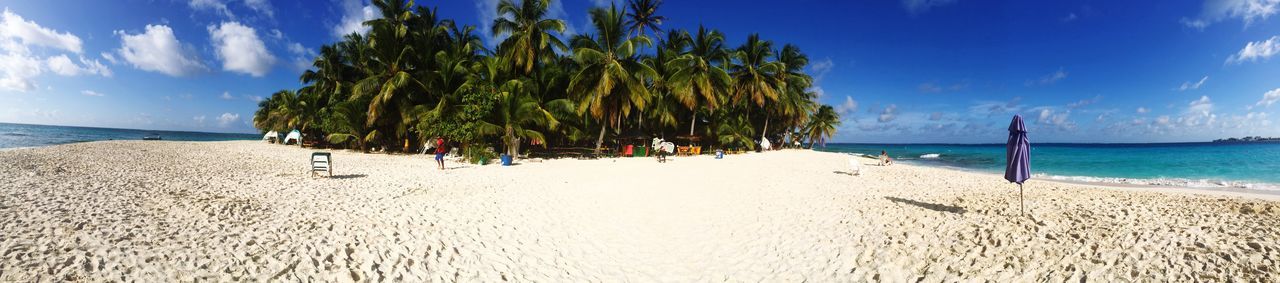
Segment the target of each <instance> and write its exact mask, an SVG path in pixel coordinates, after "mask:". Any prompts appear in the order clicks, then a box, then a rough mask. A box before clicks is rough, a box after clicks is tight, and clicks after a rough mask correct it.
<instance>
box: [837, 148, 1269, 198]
mask: <svg viewBox="0 0 1280 283" xmlns="http://www.w3.org/2000/svg"><path fill="white" fill-rule="evenodd" d="M818 150H822V151H831V152H843V153H854V154H866V155H872V156H875V155H879V154H880V151H881V150H885V151H888V153H889V155H890V156H892V157H893V158H894V159H897V160H899V161H902V162H904V163H912V164H919V165H928V166H943V167H954V168H961V169H969V170H978V171H985V172H993V173H1002V172H1004V159H1005V156H1004V155H1005V146H1004V144H990V145H933V144H919V145H890V144H830V145H828V146H827V147H826V148H818ZM1031 172H1032V174H1033V176H1034V177H1033V178H1050V179H1060V180H1076V181H1091V182H1114V183H1129V184H1147V185H1172V186H1189V187H1234V188H1247V189H1259V190H1280V143H1268V144H1218V143H1165V144H1035V143H1032V145H1031Z"/></svg>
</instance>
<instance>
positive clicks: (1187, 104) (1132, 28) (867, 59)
mask: <svg viewBox="0 0 1280 283" xmlns="http://www.w3.org/2000/svg"><path fill="white" fill-rule="evenodd" d="M496 2H497V1H496V0H477V1H458V0H451V1H443V0H438V1H417V4H420V5H426V6H435V7H438V8H439V14H440V15H441V16H443V17H445V18H451V19H455V20H456V21H458V22H459V23H462V24H472V25H477V26H481V27H483V28H481V30H487V25H486V24H485V23H488V22H489V21H491V20H492V19H493V17H494V13H493V9H492V7H494V6H496ZM837 2H838V3H837ZM608 3H609V1H608V0H563V1H561V0H555V3H554V4H553V9H552V12H551V14H552V16H554V17H558V18H562V19H564V20H566V21H568V23H569V26H570V28H569V31H568V32H570V33H582V32H590V28H589V27H588V24H587V23H588V20H587V9H588V8H590V7H592V6H596V5H608ZM0 6H3V8H4V9H5V12H4V14H3V17H2V18H0V122H17V123H36V124H54V125H78V126H101V127H120V128H141V129H159V130H193V131H210V132H254V131H255V130H254V129H252V127H251V126H250V125H249V122H248V120H250V119H251V117H252V113H253V111H254V109H255V107H256V101H255V100H256V99H260V98H261V97H264V96H268V95H270V93H272V92H274V91H276V90H280V89H295V88H297V87H299V83H298V82H297V77H298V74H299V73H300V72H301V70H302V68H304V67H305V66H306V64H307V63H308V62H309V60H310V59H311V58H312V56H314V54H315V50H316V49H318V47H319V46H320V45H322V44H326V43H331V42H333V41H335V40H336V39H337V36H336V35H337V34H341V33H343V32H348V31H357V30H359V26H358V25H357V24H356V23H358V22H360V21H361V20H364V19H367V18H369V17H372V16H376V15H377V11H376V10H374V8H373V7H371V6H369V5H368V3H366V2H363V1H360V0H337V1H325V0H317V1H270V0H171V1H170V0H151V1H129V0H125V1H66V0H52V1H0ZM1278 11H1280V0H1192V1H1161V2H1159V3H1154V2H1148V1H1052V2H1051V3H1050V2H1045V1H975V0H900V1H816V0H798V1H785V2H778V1H723V0H714V1H670V0H669V1H666V3H664V5H663V6H662V8H661V9H660V10H659V13H660V14H661V15H664V16H666V17H667V18H668V20H667V21H666V22H665V23H664V25H663V27H664V28H682V29H696V28H697V26H698V25H699V24H704V25H707V26H708V27H712V28H716V29H719V30H721V31H724V32H725V33H726V36H727V38H728V40H729V44H730V45H731V46H736V45H738V44H740V43H741V42H742V41H743V40H744V39H745V38H746V36H747V34H749V33H753V32H755V33H760V34H761V35H762V37H764V38H766V39H770V40H773V41H775V42H776V43H777V44H778V46H781V44H783V43H793V44H796V45H798V46H800V47H801V49H802V50H804V52H806V53H807V54H808V55H809V56H810V59H811V63H812V65H811V66H810V70H809V71H810V72H811V73H812V74H814V75H815V76H816V77H817V86H816V87H815V90H817V91H820V92H821V93H822V94H823V95H822V97H821V101H822V102H823V103H826V104H831V105H834V106H836V107H837V108H838V109H839V110H840V111H841V112H842V114H843V118H844V125H843V126H842V127H841V128H840V129H839V133H838V134H837V136H836V138H835V140H836V141H840V142H959V143H974V142H1002V141H1003V139H1004V135H1005V134H1006V133H1005V130H1004V128H1005V127H1006V125H1007V124H1008V121H1009V118H1010V117H1011V116H1012V115H1014V114H1021V115H1023V116H1024V117H1025V118H1026V119H1027V121H1028V126H1029V127H1030V129H1029V130H1030V131H1031V137H1032V138H1033V139H1034V140H1035V141H1053V142H1169V141H1204V140H1209V139H1214V138H1221V137H1232V136H1243V135H1263V136H1280V123H1277V122H1276V121H1275V120H1280V117H1278V116H1277V115H1280V103H1278V102H1280V58H1271V57H1275V55H1276V54H1277V53H1280V22H1277V21H1280V19H1275V17H1276V13H1277V12H1278ZM485 36H486V37H487V36H488V35H487V34H486V35H485Z"/></svg>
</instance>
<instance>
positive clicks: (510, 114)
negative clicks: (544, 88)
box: [478, 80, 559, 157]
mask: <svg viewBox="0 0 1280 283" xmlns="http://www.w3.org/2000/svg"><path fill="white" fill-rule="evenodd" d="M495 106H496V107H495V109H494V110H496V113H493V114H494V115H493V117H492V118H491V119H490V121H489V122H482V123H481V124H480V126H479V127H478V130H479V131H480V132H482V133H484V134H499V135H501V136H502V143H503V145H506V147H507V155H510V156H512V157H515V156H518V155H520V141H521V140H523V139H529V140H530V141H532V142H533V143H535V144H541V145H543V146H546V137H545V136H543V134H542V132H539V131H537V129H535V128H534V127H547V128H555V126H556V124H557V123H558V122H559V121H556V118H555V117H554V116H552V115H551V113H550V112H548V111H547V110H546V109H543V108H542V104H541V103H540V102H539V101H538V100H537V99H536V98H534V97H533V96H531V95H529V94H528V93H527V89H525V82H524V81H519V80H511V81H508V82H507V83H506V84H505V85H503V86H502V87H501V91H499V92H498V97H497V103H496V105H495Z"/></svg>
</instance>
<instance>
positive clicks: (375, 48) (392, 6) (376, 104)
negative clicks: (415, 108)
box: [351, 0, 427, 137]
mask: <svg viewBox="0 0 1280 283" xmlns="http://www.w3.org/2000/svg"><path fill="white" fill-rule="evenodd" d="M373 4H374V5H375V6H377V7H378V9H379V10H381V11H382V18H380V19H376V20H370V21H368V22H365V25H368V26H370V27H371V29H370V31H369V50H368V51H369V53H370V54H369V55H372V57H373V58H374V59H373V60H369V61H367V64H368V66H367V68H368V70H369V74H368V75H369V76H368V77H365V78H364V79H361V80H360V81H358V82H357V83H356V85H355V88H354V91H353V92H352V97H351V99H361V98H363V97H366V96H370V97H371V99H370V100H369V113H368V115H367V118H366V121H365V125H366V126H374V124H375V122H377V121H379V119H380V118H383V117H384V116H392V117H398V118H404V117H403V115H397V114H403V113H404V112H405V111H403V110H405V109H402V108H403V107H405V106H408V105H406V104H407V102H408V101H407V100H408V96H409V95H410V93H413V90H415V89H416V90H423V89H427V87H426V86H424V85H423V84H422V82H421V81H419V80H418V79H417V78H416V77H415V76H413V75H412V74H411V73H410V72H411V71H412V66H413V64H411V62H412V61H414V58H411V57H412V56H413V55H414V52H413V47H412V46H411V45H410V44H409V38H408V26H407V25H406V22H408V21H409V20H410V18H411V17H413V16H414V14H413V13H412V12H411V11H410V10H409V8H410V5H412V4H413V3H412V2H408V3H406V2H403V0H374V1H373ZM408 122H409V121H405V120H404V119H400V120H395V121H387V122H386V123H384V125H385V126H390V127H393V128H392V129H391V130H393V131H395V134H396V137H402V136H404V134H405V133H406V130H407V125H408ZM374 131H378V130H376V129H375V130H374Z"/></svg>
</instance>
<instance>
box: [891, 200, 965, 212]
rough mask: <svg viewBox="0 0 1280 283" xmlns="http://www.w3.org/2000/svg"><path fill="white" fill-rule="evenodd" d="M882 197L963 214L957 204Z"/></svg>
mask: <svg viewBox="0 0 1280 283" xmlns="http://www.w3.org/2000/svg"><path fill="white" fill-rule="evenodd" d="M884 198H885V199H887V200H890V201H893V202H896V203H905V204H910V205H914V206H919V207H921V208H924V209H928V210H933V211H941V212H950V213H956V214H964V211H965V210H964V208H963V207H959V206H951V205H942V204H936V203H927V202H919V201H914V200H909V199H904V198H895V197H884Z"/></svg>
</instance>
